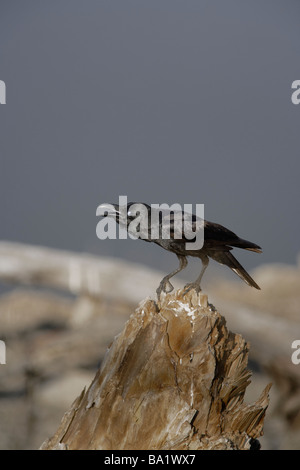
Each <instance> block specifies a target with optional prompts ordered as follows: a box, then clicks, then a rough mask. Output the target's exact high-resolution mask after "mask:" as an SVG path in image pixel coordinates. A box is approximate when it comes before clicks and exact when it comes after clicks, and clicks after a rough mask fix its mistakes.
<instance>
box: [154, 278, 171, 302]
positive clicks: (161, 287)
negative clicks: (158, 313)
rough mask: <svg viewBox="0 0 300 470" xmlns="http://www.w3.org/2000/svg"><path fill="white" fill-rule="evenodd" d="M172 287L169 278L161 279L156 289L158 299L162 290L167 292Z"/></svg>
mask: <svg viewBox="0 0 300 470" xmlns="http://www.w3.org/2000/svg"><path fill="white" fill-rule="evenodd" d="M173 289H174V286H172V284H171V283H170V281H169V279H163V280H162V281H161V283H160V284H159V286H158V288H157V289H156V293H157V298H158V300H160V294H161V293H162V292H165V293H166V294H168V293H169V292H172V290H173Z"/></svg>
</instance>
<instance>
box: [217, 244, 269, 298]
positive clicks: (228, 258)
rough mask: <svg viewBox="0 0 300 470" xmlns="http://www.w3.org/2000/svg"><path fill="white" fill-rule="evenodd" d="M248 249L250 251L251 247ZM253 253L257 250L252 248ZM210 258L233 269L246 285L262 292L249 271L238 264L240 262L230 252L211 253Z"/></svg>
mask: <svg viewBox="0 0 300 470" xmlns="http://www.w3.org/2000/svg"><path fill="white" fill-rule="evenodd" d="M256 246H257V245H256ZM243 248H244V247H243ZM257 248H259V247H257ZM248 249H249V250H250V249H251V247H249V248H248ZM251 251H256V250H254V249H253V248H252V249H251ZM209 256H210V257H211V258H213V259H214V260H215V261H218V263H221V264H225V265H226V266H228V267H229V268H230V269H232V271H234V272H235V273H236V274H237V275H238V276H239V277H240V278H241V279H243V281H245V282H246V284H248V285H249V286H251V287H255V289H259V290H260V287H259V286H258V285H257V284H256V282H255V281H254V280H253V279H252V277H251V276H250V275H249V274H248V273H247V271H246V270H245V269H244V268H243V266H242V265H241V264H240V263H239V262H238V260H237V259H236V258H235V257H234V256H233V255H232V254H231V253H230V252H229V251H216V252H214V253H213V252H211V253H210V254H209Z"/></svg>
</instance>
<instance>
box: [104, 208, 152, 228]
mask: <svg viewBox="0 0 300 470" xmlns="http://www.w3.org/2000/svg"><path fill="white" fill-rule="evenodd" d="M150 210H151V208H150V206H148V204H144V203H139V202H129V203H128V204H126V205H124V206H120V205H119V204H108V203H104V204H100V206H98V209H97V212H98V214H99V215H101V216H103V217H104V216H106V217H112V218H113V219H115V220H116V222H118V224H120V225H122V226H125V227H126V228H127V227H128V225H129V224H130V222H132V220H134V219H135V218H136V217H137V216H138V215H139V214H143V215H144V214H145V215H146V214H149V217H150Z"/></svg>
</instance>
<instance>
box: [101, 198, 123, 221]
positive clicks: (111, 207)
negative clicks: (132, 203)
mask: <svg viewBox="0 0 300 470" xmlns="http://www.w3.org/2000/svg"><path fill="white" fill-rule="evenodd" d="M97 215H99V216H102V217H104V216H108V217H113V218H114V219H116V218H117V216H118V215H120V210H119V206H118V205H117V204H108V203H106V202H105V203H104V204H100V206H98V208H97Z"/></svg>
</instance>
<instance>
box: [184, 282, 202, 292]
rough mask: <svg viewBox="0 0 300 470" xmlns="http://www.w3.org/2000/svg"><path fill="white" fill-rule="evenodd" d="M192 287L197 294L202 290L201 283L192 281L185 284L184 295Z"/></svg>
mask: <svg viewBox="0 0 300 470" xmlns="http://www.w3.org/2000/svg"><path fill="white" fill-rule="evenodd" d="M191 289H194V290H195V291H196V292H197V294H199V292H201V291H202V289H201V287H200V284H198V283H197V282H191V283H190V284H186V285H185V286H184V291H183V295H185V294H187V293H188V292H189V291H190V290H191Z"/></svg>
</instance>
